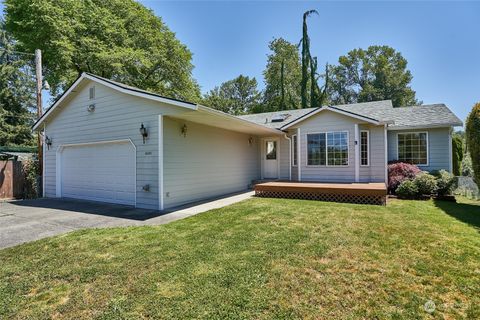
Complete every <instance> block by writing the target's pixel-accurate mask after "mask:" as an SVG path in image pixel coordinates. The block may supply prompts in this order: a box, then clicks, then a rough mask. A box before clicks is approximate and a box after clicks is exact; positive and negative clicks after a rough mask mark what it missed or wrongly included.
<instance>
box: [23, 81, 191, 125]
mask: <svg viewBox="0 0 480 320" xmlns="http://www.w3.org/2000/svg"><path fill="white" fill-rule="evenodd" d="M88 80H90V81H93V82H96V83H100V84H102V85H104V86H106V87H109V88H111V89H114V90H116V91H118V92H122V93H125V94H129V95H133V96H136V97H140V98H145V99H149V100H153V101H157V102H163V103H165V104H168V105H172V106H176V107H181V108H186V109H188V110H197V105H196V104H194V103H191V102H186V101H181V100H177V99H171V98H166V97H164V96H161V95H158V94H156V93H152V92H148V91H145V90H141V89H138V88H135V87H130V86H127V85H124V84H121V83H119V82H115V81H112V80H108V79H105V78H102V77H99V76H96V75H93V74H90V73H86V72H84V73H82V74H81V75H80V76H79V77H78V78H77V79H76V80H75V81H74V82H73V84H72V85H71V86H70V87H69V88H68V89H67V90H65V92H64V93H63V94H62V95H61V96H60V97H59V98H58V99H57V100H56V101H55V102H54V103H53V104H52V105H51V106H50V107H49V108H48V109H47V110H46V111H45V113H44V114H43V115H42V116H41V117H40V118H39V119H38V120H37V121H36V122H35V124H34V125H33V127H32V129H33V130H36V129H38V128H39V127H40V125H41V124H42V123H43V122H44V121H45V120H46V119H47V118H48V117H49V116H50V115H51V114H52V113H53V111H54V110H55V109H56V108H57V107H58V106H59V105H61V104H62V102H64V101H66V100H67V99H68V98H69V96H70V95H71V94H72V93H73V92H75V89H77V88H79V87H80V86H81V85H82V84H83V83H85V82H86V81H88Z"/></svg>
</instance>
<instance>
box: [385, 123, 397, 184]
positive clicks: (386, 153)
mask: <svg viewBox="0 0 480 320" xmlns="http://www.w3.org/2000/svg"><path fill="white" fill-rule="evenodd" d="M387 128H388V125H387V124H385V125H384V130H383V139H384V145H385V187H388V129H387ZM397 148H398V147H397Z"/></svg>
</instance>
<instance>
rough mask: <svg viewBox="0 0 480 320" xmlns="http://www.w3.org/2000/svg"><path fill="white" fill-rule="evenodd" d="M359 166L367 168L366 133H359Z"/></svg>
mask: <svg viewBox="0 0 480 320" xmlns="http://www.w3.org/2000/svg"><path fill="white" fill-rule="evenodd" d="M360 164H361V165H362V166H368V132H367V131H361V132H360Z"/></svg>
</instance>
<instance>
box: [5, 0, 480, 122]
mask: <svg viewBox="0 0 480 320" xmlns="http://www.w3.org/2000/svg"><path fill="white" fill-rule="evenodd" d="M140 2H142V3H143V4H144V5H145V6H147V7H149V8H151V9H152V10H154V12H155V14H156V15H157V16H160V17H161V18H162V19H163V21H164V22H165V23H166V24H167V25H168V26H169V28H170V29H171V30H172V31H174V32H175V33H176V34H177V37H178V38H179V39H180V41H182V42H183V43H184V44H186V45H187V46H188V48H189V49H190V50H191V51H192V52H193V54H194V56H193V63H194V65H195V69H194V77H195V78H196V79H197V81H198V82H199V84H200V85H201V87H202V92H206V91H208V90H210V89H212V88H213V87H214V86H216V85H219V84H220V83H222V82H224V81H227V80H230V79H233V78H234V77H236V76H238V75H239V74H243V75H248V76H253V77H256V78H257V80H258V82H259V85H260V87H261V88H263V77H262V71H263V69H264V68H265V64H266V55H267V54H268V47H267V45H268V42H269V41H270V40H272V39H273V38H275V37H283V38H285V39H287V40H289V41H291V42H293V43H297V42H298V41H299V40H300V37H301V23H302V21H301V19H302V14H303V12H304V11H306V10H309V9H316V10H317V11H318V12H319V16H313V17H312V18H311V19H310V20H309V30H310V38H311V43H312V48H311V51H312V53H313V54H314V55H316V56H317V57H318V59H319V63H320V64H325V63H326V62H329V63H336V62H337V60H338V57H339V56H340V55H344V54H346V53H347V52H348V51H350V50H351V49H354V48H367V47H368V46H370V45H375V44H378V45H389V46H392V47H393V48H395V49H397V50H398V51H400V52H401V53H402V54H403V56H404V57H405V58H406V59H407V60H408V63H409V64H408V68H409V69H410V70H411V71H412V73H413V76H414V78H413V82H412V87H413V89H414V90H416V91H417V98H418V99H420V100H423V102H424V103H437V102H443V103H446V104H447V105H448V106H449V107H450V108H451V109H452V110H453V111H454V112H455V113H456V114H457V115H458V116H459V117H460V118H461V119H462V120H464V119H465V117H466V116H467V114H468V112H469V110H470V109H471V107H472V105H473V104H474V103H475V102H476V101H480V20H479V16H480V2H459V1H456V2H433V1H429V2H413V1H409V2H392V1H384V2H381V1H376V2H361V1H354V2H340V1H337V2H333V1H329V2H323V1H320V2H318V1H310V2H298V1H292V2H287V1H279V2H274V1H264V2H260V1H251V2H247V1H237V2H230V1H212V2H204V1H192V2H187V1H158V0H157V1H155V0H144V1H140ZM0 9H2V5H1V4H0Z"/></svg>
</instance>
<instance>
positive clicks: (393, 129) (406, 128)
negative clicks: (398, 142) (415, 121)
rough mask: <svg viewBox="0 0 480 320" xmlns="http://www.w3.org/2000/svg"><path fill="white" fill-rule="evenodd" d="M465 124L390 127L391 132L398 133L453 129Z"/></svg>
mask: <svg viewBox="0 0 480 320" xmlns="http://www.w3.org/2000/svg"><path fill="white" fill-rule="evenodd" d="M462 125H463V124H458V123H454V124H448V123H447V124H438V125H436V124H432V125H428V126H401V127H389V128H388V130H389V131H398V130H424V129H438V128H452V127H460V126H462Z"/></svg>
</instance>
